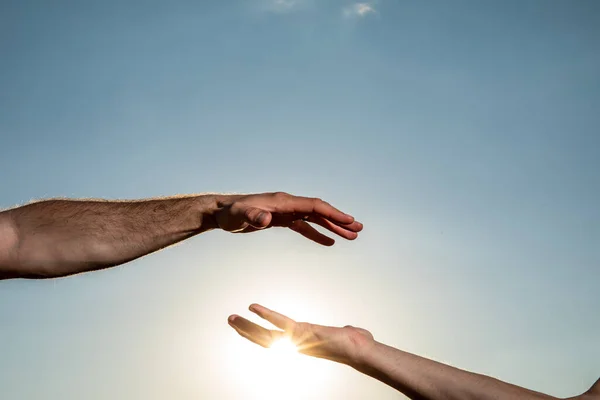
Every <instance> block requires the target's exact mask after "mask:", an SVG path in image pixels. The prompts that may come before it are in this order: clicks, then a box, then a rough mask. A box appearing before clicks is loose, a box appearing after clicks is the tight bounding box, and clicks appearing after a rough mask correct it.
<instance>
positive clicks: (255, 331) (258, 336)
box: [227, 315, 283, 347]
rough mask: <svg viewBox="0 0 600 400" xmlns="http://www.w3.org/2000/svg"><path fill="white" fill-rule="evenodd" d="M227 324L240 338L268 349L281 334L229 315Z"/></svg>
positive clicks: (237, 316)
mask: <svg viewBox="0 0 600 400" xmlns="http://www.w3.org/2000/svg"><path fill="white" fill-rule="evenodd" d="M227 322H228V323H229V325H230V326H231V327H232V328H233V329H235V330H236V332H237V333H238V334H239V335H240V336H242V337H244V338H246V339H248V340H250V341H251V342H254V343H256V344H258V345H259V346H262V347H270V346H271V345H272V344H273V342H275V341H276V340H277V339H279V338H280V337H281V335H282V333H283V332H277V331H272V330H269V329H266V328H263V327H262V326H260V325H257V324H255V323H254V322H250V321H248V320H247V319H246V318H243V317H240V316H239V315H231V316H230V317H229V319H228V321H227Z"/></svg>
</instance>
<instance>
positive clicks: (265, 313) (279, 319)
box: [249, 304, 296, 332]
mask: <svg viewBox="0 0 600 400" xmlns="http://www.w3.org/2000/svg"><path fill="white" fill-rule="evenodd" d="M249 309H250V311H252V312H253V313H255V314H257V315H258V316H259V317H261V318H264V319H266V320H267V321H269V322H270V323H272V324H273V325H275V326H276V327H278V328H280V329H283V330H284V331H286V332H293V331H294V326H295V325H296V321H294V320H293V319H291V318H288V317H286V316H285V315H283V314H279V313H278V312H275V311H273V310H269V309H268V308H267V307H263V306H261V305H260V304H252V305H251V306H250V307H249Z"/></svg>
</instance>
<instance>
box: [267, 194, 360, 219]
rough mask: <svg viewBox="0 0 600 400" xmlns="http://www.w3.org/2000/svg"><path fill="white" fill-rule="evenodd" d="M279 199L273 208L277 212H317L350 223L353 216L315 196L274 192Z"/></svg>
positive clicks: (328, 217)
mask: <svg viewBox="0 0 600 400" xmlns="http://www.w3.org/2000/svg"><path fill="white" fill-rule="evenodd" d="M275 196H279V199H280V200H277V201H276V204H275V210H276V211H277V212H279V213H300V214H313V213H314V214H319V215H321V216H323V217H324V218H327V219H329V220H332V221H334V222H337V223H340V224H351V223H352V222H354V217H353V216H351V215H348V214H346V213H343V212H341V211H340V210H338V209H337V208H335V207H333V206H332V205H331V204H329V203H327V202H325V201H323V200H321V199H317V198H311V197H300V196H292V195H288V194H282V193H275Z"/></svg>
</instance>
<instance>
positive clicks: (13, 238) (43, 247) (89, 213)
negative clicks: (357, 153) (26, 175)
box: [0, 193, 362, 279]
mask: <svg viewBox="0 0 600 400" xmlns="http://www.w3.org/2000/svg"><path fill="white" fill-rule="evenodd" d="M309 222H312V223H314V224H318V225H321V226H323V227H324V228H326V229H328V230H330V231H332V232H334V233H336V234H338V235H340V236H342V237H344V238H346V239H350V240H351V239H354V238H356V237H357V235H358V232H359V231H360V230H361V229H362V225H361V224H360V223H359V222H356V221H354V218H353V217H351V216H349V215H346V214H344V213H342V212H341V211H339V210H337V209H336V208H334V207H332V206H331V205H329V204H328V203H326V202H324V201H322V200H320V199H314V198H307V197H298V196H292V195H290V194H287V193H264V194H253V195H215V194H207V195H195V196H178V197H170V198H161V199H147V200H137V201H105V200H65V199H57V200H45V201H40V202H36V203H32V204H28V205H25V206H23V207H18V208H14V209H11V210H8V211H4V212H1V213H0V279H6V278H54V277H61V276H67V275H71V274H76V273H81V272H86V271H92V270H98V269H102V268H108V267H112V266H116V265H119V264H123V263H125V262H128V261H131V260H134V259H136V258H139V257H142V256H144V255H146V254H149V253H152V252H154V251H157V250H160V249H162V248H164V247H167V246H169V245H172V244H174V243H177V242H179V241H181V240H184V239H187V238H189V237H192V236H194V235H197V234H199V233H202V232H206V231H208V230H211V229H216V228H220V229H224V230H227V231H230V232H239V233H247V232H254V231H257V230H261V229H266V228H269V227H273V226H279V227H288V228H290V229H292V230H294V231H296V232H298V233H300V234H302V235H303V236H305V237H307V238H308V239H311V240H313V241H315V242H317V243H320V244H322V245H327V246H330V245H332V244H333V243H334V240H333V239H331V238H329V237H327V236H325V235H323V234H322V233H320V232H318V231H317V230H316V229H314V228H313V227H312V226H311V225H310V224H309Z"/></svg>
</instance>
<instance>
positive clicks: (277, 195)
mask: <svg viewBox="0 0 600 400" xmlns="http://www.w3.org/2000/svg"><path fill="white" fill-rule="evenodd" d="M273 197H274V198H275V199H276V200H285V199H287V198H288V197H289V194H287V193H285V192H275V193H273Z"/></svg>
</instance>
